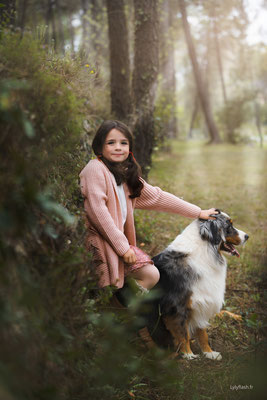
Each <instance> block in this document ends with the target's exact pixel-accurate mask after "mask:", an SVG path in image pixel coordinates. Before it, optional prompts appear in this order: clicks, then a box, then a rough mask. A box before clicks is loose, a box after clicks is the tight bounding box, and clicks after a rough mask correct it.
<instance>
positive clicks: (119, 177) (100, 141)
mask: <svg viewBox="0 0 267 400" xmlns="http://www.w3.org/2000/svg"><path fill="white" fill-rule="evenodd" d="M114 128H115V129H117V130H118V131H120V132H121V133H122V134H123V135H124V136H125V137H126V139H128V140H129V149H130V153H129V156H128V158H127V159H126V160H125V161H123V162H122V163H116V162H111V161H108V160H107V159H106V158H105V157H103V155H102V149H103V146H104V144H105V141H106V137H107V135H108V134H109V132H110V131H111V130H112V129H114ZM92 148H93V150H94V153H95V155H96V156H98V157H99V158H100V159H101V160H102V161H103V163H104V164H105V165H106V166H107V167H108V169H109V170H110V172H112V174H113V175H114V176H115V179H116V183H117V185H120V184H121V183H124V182H126V183H127V185H128V187H129V189H130V192H131V194H130V196H129V197H130V198H131V199H134V198H136V197H139V196H140V194H141V190H142V189H143V187H144V185H143V183H142V181H141V180H140V177H141V174H142V173H141V167H140V165H139V164H138V163H137V161H136V160H135V158H134V156H133V153H132V152H133V135H132V133H131V131H130V129H129V128H128V127H127V126H126V125H125V124H124V123H123V122H120V121H116V120H114V121H113V120H107V121H104V122H103V123H102V124H101V125H100V127H99V128H98V130H97V132H96V134H95V137H94V139H93V143H92Z"/></svg>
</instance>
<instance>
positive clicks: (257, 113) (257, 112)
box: [254, 101, 263, 148]
mask: <svg viewBox="0 0 267 400" xmlns="http://www.w3.org/2000/svg"><path fill="white" fill-rule="evenodd" d="M254 109H255V120H256V126H257V131H258V134H259V138H260V147H261V148H262V147H263V135H262V131H261V116H260V106H259V104H258V103H257V101H255V103H254Z"/></svg>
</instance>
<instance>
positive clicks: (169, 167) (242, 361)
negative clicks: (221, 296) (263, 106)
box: [136, 141, 267, 400]
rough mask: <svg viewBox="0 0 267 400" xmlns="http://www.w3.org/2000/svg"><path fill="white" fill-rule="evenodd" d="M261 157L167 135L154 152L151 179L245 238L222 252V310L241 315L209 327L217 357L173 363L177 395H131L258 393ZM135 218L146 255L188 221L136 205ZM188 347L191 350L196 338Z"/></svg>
mask: <svg viewBox="0 0 267 400" xmlns="http://www.w3.org/2000/svg"><path fill="white" fill-rule="evenodd" d="M266 155H267V151H266V149H260V148H258V147H249V146H232V145H214V146H208V145H205V144H203V143H195V142H194V143H184V142H178V141H173V142H170V143H169V144H168V147H167V148H166V149H165V150H164V151H160V152H158V153H157V154H156V155H155V156H154V163H153V168H152V170H151V172H150V175H149V182H150V183H151V184H153V185H156V186H160V187H161V188H162V189H164V190H166V191H169V192H171V193H174V194H175V195H177V196H179V197H183V198H184V199H185V200H187V201H189V202H192V203H194V204H197V205H199V206H200V207H201V208H202V209H208V208H211V207H216V208H219V209H221V210H223V211H225V212H226V213H227V214H229V215H230V216H231V217H232V219H233V220H234V224H235V225H236V226H237V227H238V228H239V229H241V230H243V231H245V232H246V233H248V234H249V236H250V239H249V241H248V242H247V244H246V245H245V246H244V247H243V248H241V249H240V258H236V257H228V276H227V289H226V296H225V298H226V302H225V307H224V308H225V309H227V310H229V311H233V312H235V313H238V314H241V315H242V322H237V321H234V320H232V319H229V318H228V317H225V318H224V319H219V318H218V317H216V318H214V320H213V321H211V326H210V328H209V329H208V331H209V337H210V343H211V346H212V347H213V348H214V350H217V351H220V352H221V353H222V355H223V360H222V361H221V362H216V361H215V362H212V361H209V360H201V361H196V362H195V361H194V362H188V361H178V362H177V365H178V369H179V370H180V373H181V377H182V379H183V382H182V383H183V384H182V386H181V388H182V390H181V392H180V393H177V394H173V395H172V396H171V397H168V396H167V395H164V394H162V393H160V389H159V388H151V387H150V388H149V389H147V392H146V394H145V393H144V389H140V390H141V392H140V396H139V397H138V394H136V398H137V399H138V398H140V399H141V398H147V399H161V400H162V399H168V400H170V399H171V400H174V399H178V398H179V399H194V400H195V399H212V400H214V399H252V398H253V399H254V398H255V399H256V398H257V399H261V398H264V382H265V376H266V362H264V361H263V353H264V348H265V350H266V346H265V345H266V342H265V334H266V307H265V305H266V297H267V296H266V291H265V288H266V280H265V277H266V272H265V268H266V261H267V252H266V233H267V225H266V220H267V218H266V214H267V209H266V193H267V191H266V173H265V171H266V169H267V157H266ZM136 221H137V231H138V241H139V245H140V243H141V242H143V248H144V250H145V251H146V252H148V253H149V254H150V255H151V256H153V255H155V254H157V253H158V252H160V251H161V250H163V249H164V248H165V247H166V245H168V244H169V243H170V241H172V240H173V239H174V238H175V237H176V236H177V234H178V233H179V232H180V231H181V230H182V229H183V228H184V227H185V226H186V225H187V224H188V223H189V222H190V220H188V219H187V218H183V217H181V216H179V215H175V214H166V213H155V212H149V211H140V210H137V211H136ZM264 320H265V321H264ZM192 346H193V348H194V349H195V351H196V352H197V353H198V352H199V349H198V347H197V346H196V344H195V343H193V345H192ZM181 377H180V378H179V379H181ZM239 385H242V387H243V388H242V387H240V386H239ZM246 385H247V388H246ZM252 387H253V388H252ZM142 396H143V397H142Z"/></svg>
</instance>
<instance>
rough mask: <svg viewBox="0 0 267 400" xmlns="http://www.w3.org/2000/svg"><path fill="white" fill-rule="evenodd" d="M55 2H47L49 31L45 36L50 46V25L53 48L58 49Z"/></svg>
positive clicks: (49, 0) (51, 0) (50, 0)
mask: <svg viewBox="0 0 267 400" xmlns="http://www.w3.org/2000/svg"><path fill="white" fill-rule="evenodd" d="M54 6H55V4H54V2H53V0H48V1H47V12H46V25H47V30H46V35H45V43H46V44H47V45H49V44H50V37H49V27H50V23H51V25H52V38H51V39H52V41H53V47H54V48H56V46H57V37H56V25H55V16H54Z"/></svg>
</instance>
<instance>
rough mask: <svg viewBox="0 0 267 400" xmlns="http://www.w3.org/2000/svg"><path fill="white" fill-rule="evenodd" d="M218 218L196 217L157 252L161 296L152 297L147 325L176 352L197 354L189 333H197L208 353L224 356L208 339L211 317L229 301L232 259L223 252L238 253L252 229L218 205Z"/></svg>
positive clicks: (191, 356)
mask: <svg viewBox="0 0 267 400" xmlns="http://www.w3.org/2000/svg"><path fill="white" fill-rule="evenodd" d="M217 211H218V212H219V214H216V215H214V216H213V217H215V218H216V219H214V220H211V219H209V220H202V219H199V220H195V221H193V222H192V223H191V224H190V225H189V226H187V228H186V229H185V230H184V231H183V232H182V233H181V234H180V235H178V236H177V237H176V239H175V240H174V241H173V242H172V243H171V244H170V245H169V246H168V247H167V248H166V249H165V250H164V251H163V252H162V253H160V254H158V255H157V256H155V257H154V258H153V261H154V264H155V265H156V267H157V268H158V269H159V271H160V280H159V282H158V284H157V285H156V286H155V288H154V289H152V290H156V292H155V293H159V296H158V298H156V299H154V300H149V299H148V300H147V306H148V305H149V307H146V309H147V310H149V311H148V312H147V313H146V315H145V318H146V325H147V329H148V331H149V333H150V336H151V337H152V339H153V342H155V343H157V344H158V345H160V346H163V347H166V346H167V347H170V346H171V347H172V348H173V349H174V350H175V351H174V353H173V354H176V355H178V354H180V355H181V356H182V357H183V358H186V359H194V358H197V357H198V355H195V354H193V352H192V350H191V348H190V338H192V337H193V336H194V337H196V338H197V340H198V343H199V345H200V348H201V351H202V353H203V354H204V356H205V357H207V358H210V359H213V360H215V359H216V360H220V359H221V354H220V353H219V352H217V351H213V350H212V349H211V348H210V346H209V343H208V335H207V332H206V328H207V326H208V325H209V319H210V318H212V317H213V316H215V314H217V313H219V312H220V310H221V308H222V305H223V303H224V292H225V280H226V268H227V262H226V259H225V257H224V255H223V253H227V254H231V255H233V256H237V257H239V253H238V251H237V250H236V248H235V246H237V245H242V244H244V243H245V242H246V241H247V239H248V235H247V234H246V233H245V232H242V231H240V230H238V229H236V228H235V227H234V226H233V222H232V220H231V218H230V217H229V216H228V215H227V214H225V213H223V212H220V211H219V210H217Z"/></svg>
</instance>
